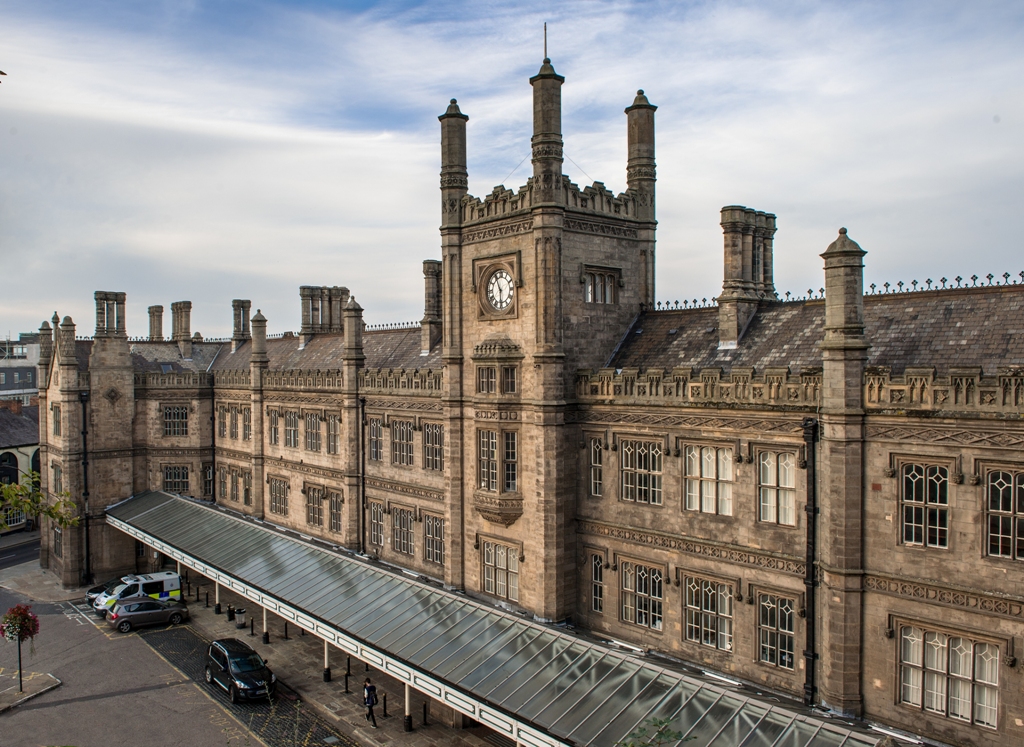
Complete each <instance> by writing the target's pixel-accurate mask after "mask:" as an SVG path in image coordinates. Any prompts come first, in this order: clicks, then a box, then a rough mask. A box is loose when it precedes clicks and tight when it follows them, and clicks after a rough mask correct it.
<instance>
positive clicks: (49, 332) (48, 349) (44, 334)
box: [39, 320, 53, 388]
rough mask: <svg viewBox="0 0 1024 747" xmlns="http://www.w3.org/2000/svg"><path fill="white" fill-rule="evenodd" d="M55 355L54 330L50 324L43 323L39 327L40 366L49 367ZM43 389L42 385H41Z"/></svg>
mask: <svg viewBox="0 0 1024 747" xmlns="http://www.w3.org/2000/svg"><path fill="white" fill-rule="evenodd" d="M52 354H53V329H52V328H51V327H50V323H49V322H47V321H45V320H44V321H43V323H42V324H40V325H39V365H40V366H49V365H50V356H51V355H52ZM40 388H42V385H40Z"/></svg>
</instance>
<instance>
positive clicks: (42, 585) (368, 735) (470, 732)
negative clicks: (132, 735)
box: [0, 538, 515, 747]
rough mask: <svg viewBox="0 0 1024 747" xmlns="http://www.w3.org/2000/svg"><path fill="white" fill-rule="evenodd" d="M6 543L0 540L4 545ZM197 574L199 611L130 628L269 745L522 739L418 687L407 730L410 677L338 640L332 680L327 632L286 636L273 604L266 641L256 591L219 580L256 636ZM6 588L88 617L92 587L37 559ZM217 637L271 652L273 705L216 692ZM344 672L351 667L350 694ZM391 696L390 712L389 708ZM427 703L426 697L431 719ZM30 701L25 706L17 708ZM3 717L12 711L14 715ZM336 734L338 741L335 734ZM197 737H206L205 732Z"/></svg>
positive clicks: (473, 744)
mask: <svg viewBox="0 0 1024 747" xmlns="http://www.w3.org/2000/svg"><path fill="white" fill-rule="evenodd" d="M4 539H6V538H4ZM30 541H31V540H30ZM2 547H3V546H2V545H0V548H2ZM0 554H2V553H0ZM191 581H192V583H191V585H187V586H186V587H185V589H183V592H185V593H186V594H187V593H188V592H189V591H191V598H190V602H189V605H188V606H189V611H190V614H191V619H190V621H189V623H188V624H187V625H184V626H178V627H174V628H162V627H154V628H149V629H143V630H141V631H140V632H139V633H138V634H135V633H132V634H129V635H128V636H126V638H131V639H133V640H141V641H144V642H145V643H147V644H148V646H149V648H151V649H152V650H153V652H155V653H156V654H157V655H158V656H159V657H160V658H161V659H162V660H163V661H164V662H166V663H167V664H169V665H170V666H171V667H173V668H174V670H175V671H176V672H177V674H178V675H179V676H180V678H181V681H182V682H190V683H191V684H192V686H195V687H198V688H199V689H200V690H201V691H203V692H204V693H205V694H206V696H207V697H208V698H210V699H213V700H214V701H216V703H217V706H218V707H219V708H220V709H222V710H223V711H225V712H226V713H227V714H228V715H230V716H231V719H232V722H233V723H235V724H236V725H238V724H242V725H244V727H245V728H246V729H247V730H248V731H249V732H250V733H251V734H252V735H253V736H254V737H255V741H256V742H259V743H262V744H264V745H268V747H275V745H278V744H284V743H285V741H287V743H289V744H290V743H291V742H292V741H293V739H292V733H293V732H294V734H295V735H296V736H297V737H299V738H300V741H302V743H303V744H309V745H314V744H338V745H364V746H367V747H369V746H371V745H409V746H410V747H434V746H435V745H445V746H451V747H514V744H515V743H514V742H513V741H512V740H509V739H507V738H505V737H502V736H501V735H498V734H497V733H495V732H493V731H491V730H490V729H487V728H486V727H483V726H473V727H470V728H464V729H457V728H451V727H448V726H444V725H442V724H440V723H438V721H437V716H438V714H437V713H431V712H430V708H431V705H433V706H434V707H435V708H436V707H437V704H436V703H433V704H431V703H430V701H429V699H427V698H426V697H425V696H422V695H420V694H419V693H416V692H415V691H413V693H412V697H411V707H410V714H411V716H412V731H410V732H406V731H405V719H404V705H405V703H404V684H403V683H401V682H399V681H397V680H395V679H393V678H391V677H389V676H387V675H386V674H384V673H383V672H381V671H378V670H376V669H374V668H372V667H371V668H369V669H367V667H366V665H365V664H364V663H362V662H360V661H357V660H356V659H354V658H353V659H351V661H349V660H348V658H347V656H346V655H345V654H344V653H343V652H342V651H340V650H339V649H336V648H331V649H330V657H331V662H330V663H331V672H332V681H331V682H324V681H323V664H324V659H323V657H324V642H323V640H322V639H320V638H316V637H315V636H312V635H303V634H302V632H301V631H300V630H299V629H297V628H296V627H295V624H294V623H292V624H290V625H288V626H287V638H286V637H285V635H286V626H285V621H284V620H283V619H281V618H278V617H277V616H275V615H273V614H270V613H268V616H267V617H268V631H269V633H270V643H269V644H264V643H263V642H262V636H261V633H262V628H261V625H262V610H260V609H258V608H256V607H255V605H253V604H252V603H251V602H249V601H248V600H245V599H244V598H242V597H240V596H238V595H236V594H234V593H232V592H229V591H227V590H225V589H223V588H222V589H221V594H220V598H221V606H222V608H223V610H224V611H225V613H226V610H227V607H228V605H229V604H230V605H232V606H233V607H236V608H237V607H239V606H241V607H244V608H246V609H247V610H248V611H249V617H250V618H252V617H253V616H254V619H255V626H254V629H253V630H254V633H255V635H253V636H250V635H249V631H250V628H249V626H248V625H247V626H246V627H245V628H244V629H238V628H237V627H236V623H235V622H229V621H228V620H227V614H220V615H216V614H214V587H213V583H212V582H208V581H206V579H201V580H200V583H201V585H200V586H199V588H198V592H199V598H200V600H201V601H199V602H196V592H197V587H196V584H195V581H196V576H195V575H194V574H193V575H191ZM0 587H4V588H6V589H9V590H11V591H12V592H15V593H16V594H20V595H24V596H26V597H28V598H29V599H32V600H36V601H40V602H54V603H57V604H58V605H60V606H61V607H62V608H66V610H67V612H66V614H71V612H72V610H77V612H78V614H79V616H80V617H82V618H83V619H87V618H88V617H89V613H88V612H87V611H85V612H84V613H83V610H84V609H85V608H84V604H83V602H82V600H83V598H84V596H85V587H82V588H80V589H62V588H61V587H60V585H59V583H57V582H56V580H55V579H54V577H53V576H52V575H51V574H49V573H48V572H47V571H44V570H42V569H40V568H39V567H38V563H37V561H32V562H29V563H25V564H22V565H19V566H15V567H12V568H6V569H3V570H0ZM207 592H209V596H210V606H209V607H206V606H205V604H204V602H205V599H206V594H207ZM89 627H93V626H91V625H90V626H89ZM103 627H105V626H102V627H100V628H99V629H100V631H101V633H102V634H103V635H104V636H105V637H107V638H111V637H113V638H114V639H116V638H117V637H118V636H119V635H120V634H117V633H112V632H109V631H105V630H103ZM219 638H239V639H241V640H243V641H245V642H246V643H248V644H249V645H250V646H252V647H253V648H254V649H256V651H258V652H259V653H260V655H261V656H263V657H264V658H265V659H267V661H268V663H269V664H270V667H271V669H273V671H274V672H275V673H276V674H277V677H278V682H279V683H281V685H282V687H280V689H279V694H278V697H277V698H276V699H275V701H274V704H272V705H268V706H267V707H266V708H263V707H257V705H256V704H241V705H239V706H232V705H231V704H230V703H228V702H227V698H226V696H224V695H223V693H220V692H219V691H213V690H212V689H210V687H209V686H207V685H206V684H205V682H202V681H201V678H202V668H201V665H202V663H203V660H202V653H203V651H204V650H205V646H206V645H207V644H208V642H209V641H210V640H216V639H219ZM346 671H350V672H351V675H350V677H349V686H348V689H349V692H347V693H346V692H345V673H346ZM6 673H7V672H6V671H2V672H0V674H6ZM367 677H369V678H370V679H371V680H372V681H373V683H374V684H375V685H376V686H377V694H378V698H379V699H380V703H379V705H378V706H377V708H376V709H375V713H376V716H377V724H378V726H379V728H377V729H373V728H371V726H370V724H369V723H368V722H367V721H366V720H365V716H364V714H365V710H366V709H365V708H364V707H363V705H362V683H363V680H364V679H366V678H367ZM0 687H2V685H0ZM61 691H63V692H64V697H72V699H73V695H74V693H73V692H71V691H70V689H69V685H68V683H67V682H66V683H65V685H64V687H62V688H61ZM43 700H45V698H44V699H43ZM385 701H386V703H387V706H386V708H387V714H388V715H387V716H384V710H385ZM40 702H41V701H40ZM424 703H427V704H428V705H427V711H426V721H424V715H425V712H424ZM0 704H2V701H0ZM0 707H2V705H0ZM23 707H24V706H19V709H18V710H20V709H21V708H23ZM3 718H9V715H5V716H4V717H3ZM285 732H287V734H285ZM285 737H287V740H285ZM332 738H333V740H334V741H330V740H331V739H332ZM62 743H63V742H62ZM193 743H194V744H204V742H202V741H198V742H193Z"/></svg>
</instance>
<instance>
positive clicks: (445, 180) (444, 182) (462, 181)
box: [441, 174, 469, 188]
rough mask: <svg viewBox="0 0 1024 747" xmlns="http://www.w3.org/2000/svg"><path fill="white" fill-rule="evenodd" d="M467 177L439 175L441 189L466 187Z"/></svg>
mask: <svg viewBox="0 0 1024 747" xmlns="http://www.w3.org/2000/svg"><path fill="white" fill-rule="evenodd" d="M468 186H469V177H468V176H466V175H465V174H441V187H442V188H444V187H456V188H458V187H468Z"/></svg>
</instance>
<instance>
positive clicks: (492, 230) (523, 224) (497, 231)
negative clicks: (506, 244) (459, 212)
mask: <svg viewBox="0 0 1024 747" xmlns="http://www.w3.org/2000/svg"><path fill="white" fill-rule="evenodd" d="M532 230H533V219H532V218H531V219H530V220H524V221H518V222H516V223H503V224H502V225H500V226H489V227H487V228H482V229H479V230H475V231H473V230H471V231H466V232H465V233H464V234H462V243H463V244H472V243H473V242H476V241H487V240H488V239H496V238H499V237H501V236H512V235H514V234H518V233H526V232H527V231H532Z"/></svg>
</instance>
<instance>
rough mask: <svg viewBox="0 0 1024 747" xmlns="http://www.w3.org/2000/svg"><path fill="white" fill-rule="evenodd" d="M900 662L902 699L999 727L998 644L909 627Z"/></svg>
mask: <svg viewBox="0 0 1024 747" xmlns="http://www.w3.org/2000/svg"><path fill="white" fill-rule="evenodd" d="M899 661H900V702H901V703H903V704H905V705H909V706H913V707H917V708H920V709H922V710H925V711H930V712H931V713H936V714H939V715H942V716H945V717H947V718H950V719H955V720H957V721H966V722H969V723H974V724H978V725H980V726H987V727H989V728H992V729H994V728H996V726H997V725H998V723H997V715H998V712H999V647H998V646H996V645H995V644H993V643H989V642H986V641H977V640H972V639H970V638H967V637H964V636H957V635H950V634H947V633H943V632H939V631H933V630H928V629H926V628H923V627H918V626H916V625H904V626H901V628H900V638H899Z"/></svg>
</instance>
